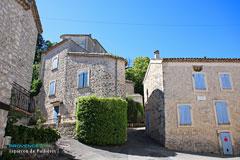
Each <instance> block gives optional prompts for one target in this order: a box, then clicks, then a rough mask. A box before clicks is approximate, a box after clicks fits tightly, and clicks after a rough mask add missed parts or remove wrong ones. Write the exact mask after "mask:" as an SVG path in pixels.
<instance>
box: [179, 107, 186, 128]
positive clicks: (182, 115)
mask: <svg viewBox="0 0 240 160" xmlns="http://www.w3.org/2000/svg"><path fill="white" fill-rule="evenodd" d="M179 114H180V124H186V122H185V116H184V106H179Z"/></svg>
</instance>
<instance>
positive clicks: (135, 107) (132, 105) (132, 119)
mask: <svg viewBox="0 0 240 160" xmlns="http://www.w3.org/2000/svg"><path fill="white" fill-rule="evenodd" d="M126 100H127V102H128V109H127V119H128V123H137V120H138V112H140V113H141V115H142V117H144V108H143V105H142V104H141V103H139V102H135V101H134V100H133V99H132V97H130V96H127V98H126Z"/></svg>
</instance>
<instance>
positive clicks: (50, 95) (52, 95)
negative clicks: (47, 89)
mask: <svg viewBox="0 0 240 160" xmlns="http://www.w3.org/2000/svg"><path fill="white" fill-rule="evenodd" d="M54 96H56V95H55V94H49V95H48V97H54Z"/></svg>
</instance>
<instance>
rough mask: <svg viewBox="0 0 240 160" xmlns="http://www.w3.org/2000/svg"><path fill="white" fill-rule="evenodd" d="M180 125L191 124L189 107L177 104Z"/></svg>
mask: <svg viewBox="0 0 240 160" xmlns="http://www.w3.org/2000/svg"><path fill="white" fill-rule="evenodd" d="M179 115H180V125H191V124H192V120H191V107H190V106H188V105H180V106H179Z"/></svg>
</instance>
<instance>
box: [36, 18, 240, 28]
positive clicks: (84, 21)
mask: <svg viewBox="0 0 240 160" xmlns="http://www.w3.org/2000/svg"><path fill="white" fill-rule="evenodd" d="M41 18H42V19H46V20H54V21H68V22H80V23H95V24H110V25H129V26H160V27H225V26H239V24H158V23H152V24H151V23H126V22H106V21H86V20H78V19H61V18H50V17H41Z"/></svg>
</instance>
